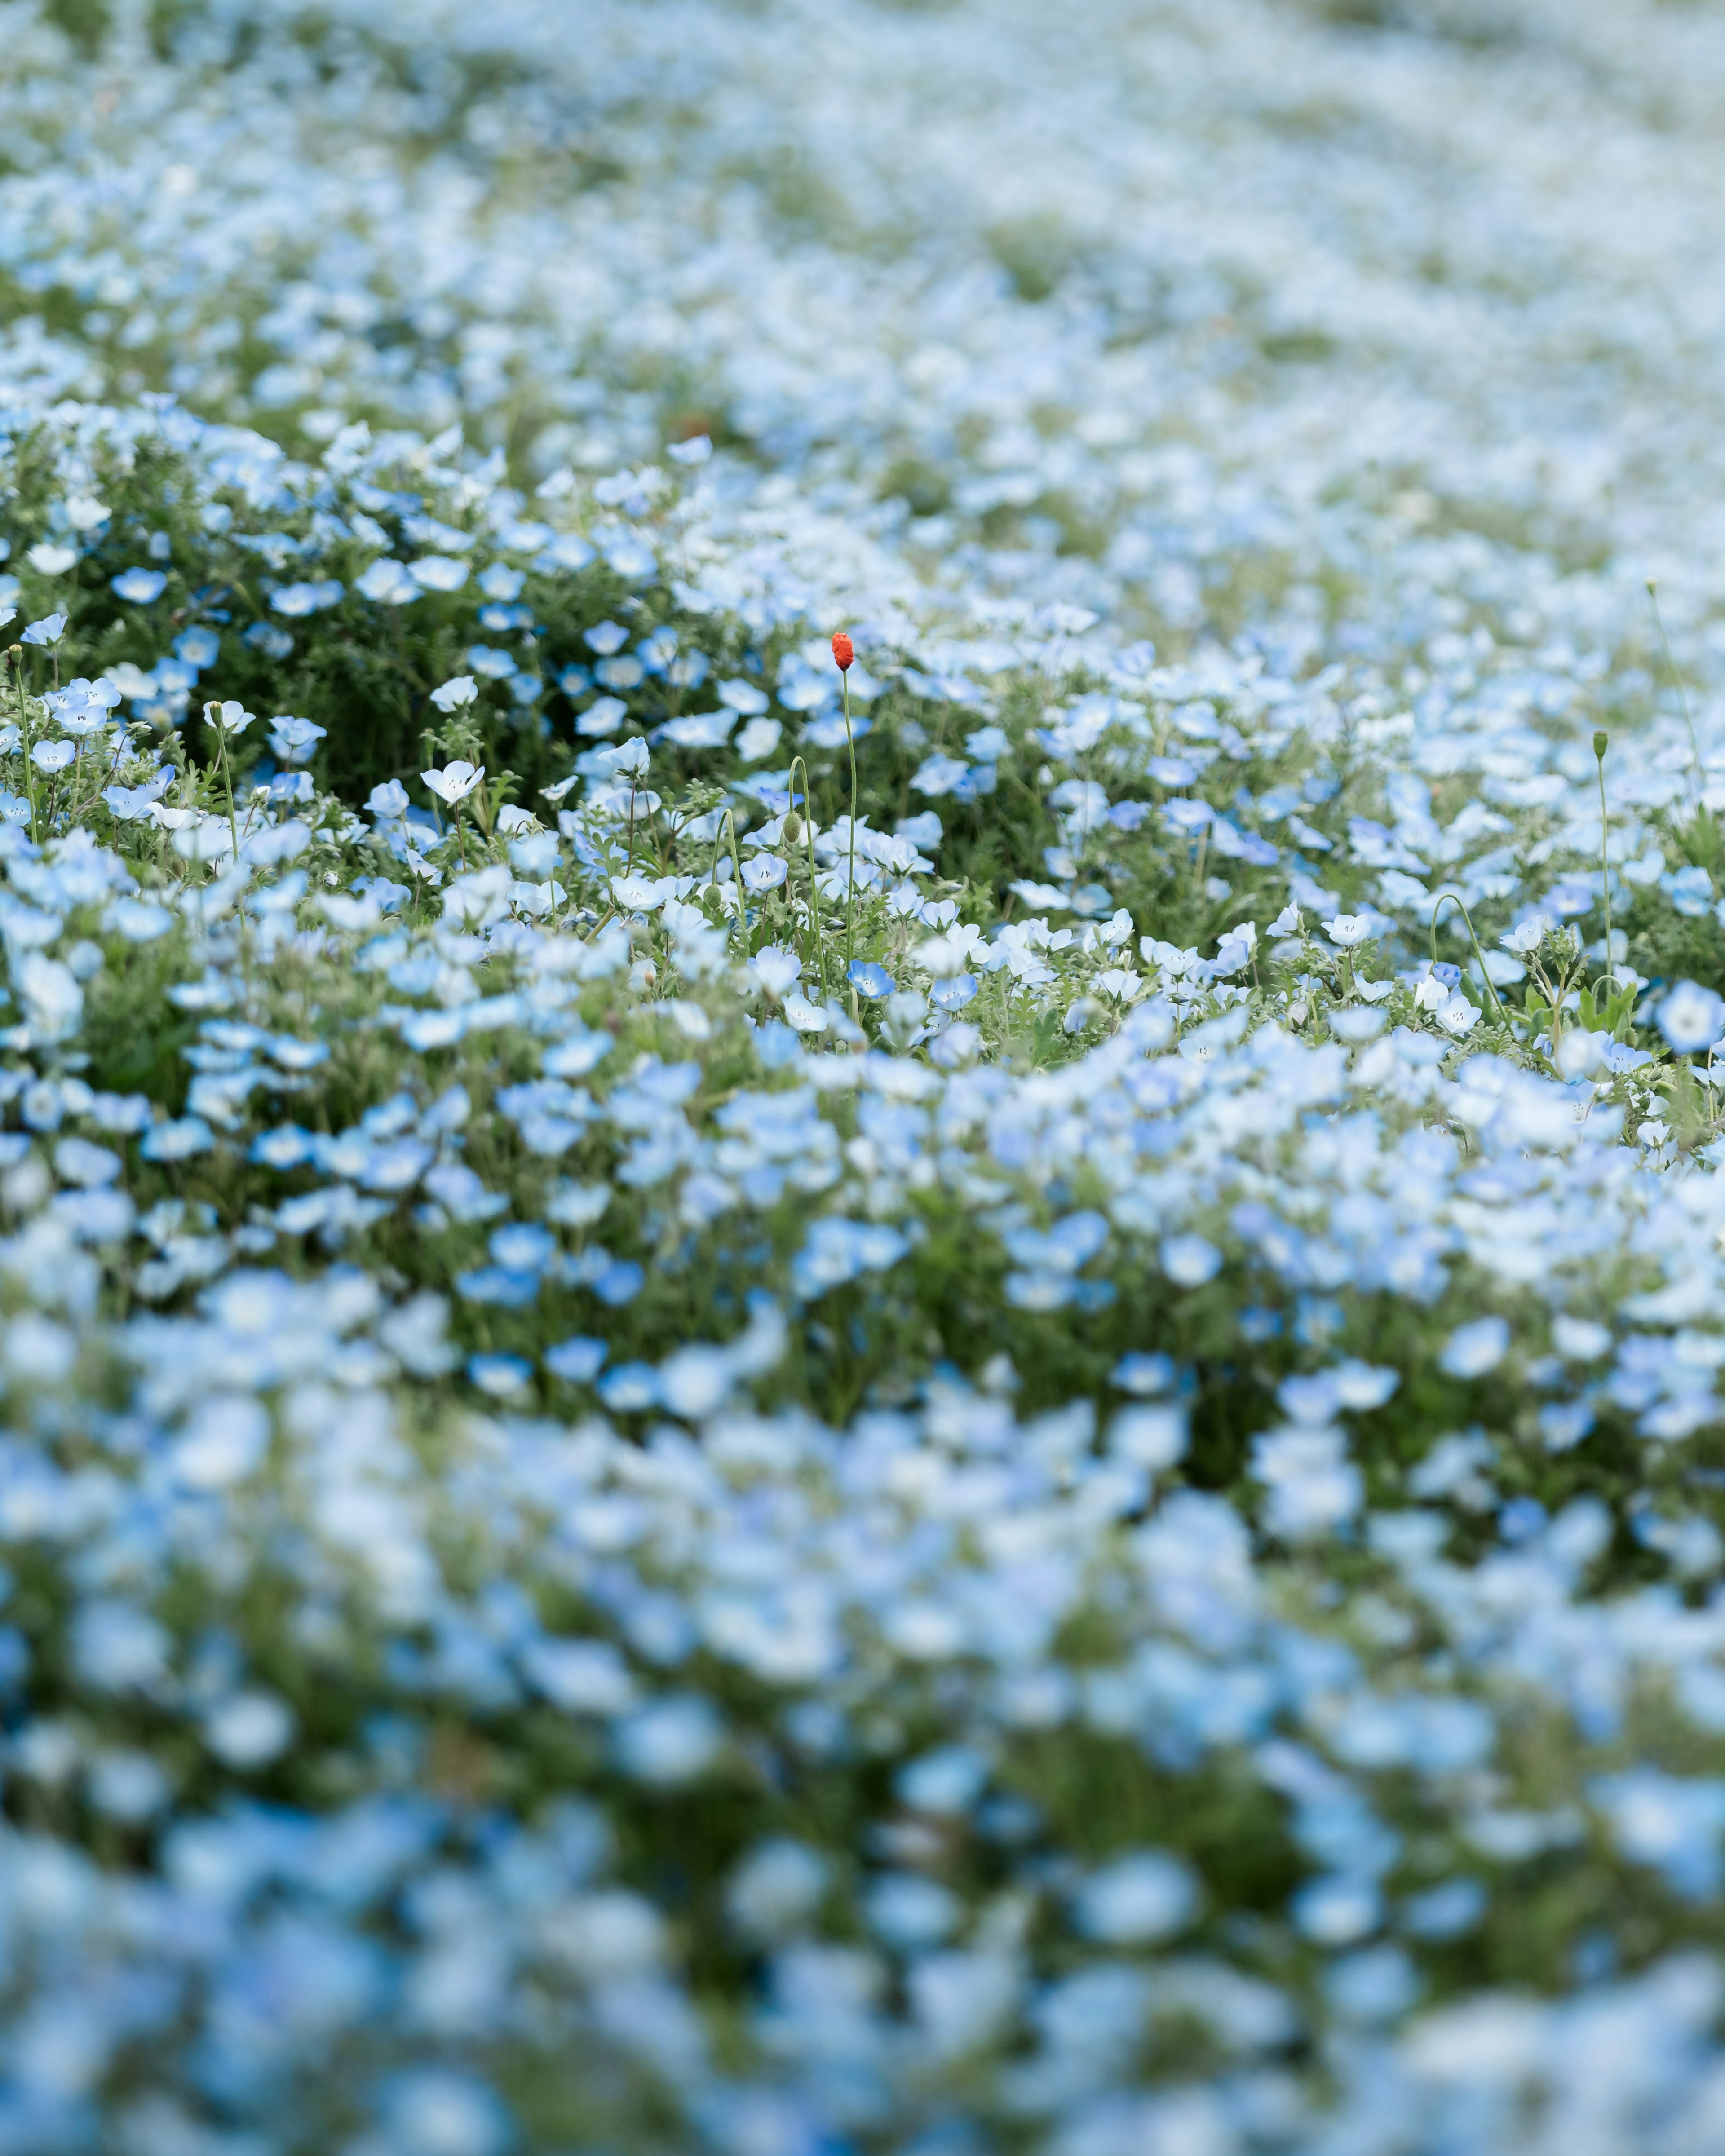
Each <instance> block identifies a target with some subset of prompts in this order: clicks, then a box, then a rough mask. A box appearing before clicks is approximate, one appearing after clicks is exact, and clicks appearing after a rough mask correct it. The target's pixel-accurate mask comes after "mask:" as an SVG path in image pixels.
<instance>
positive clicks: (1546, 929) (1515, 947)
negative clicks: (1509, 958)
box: [1497, 913, 1552, 958]
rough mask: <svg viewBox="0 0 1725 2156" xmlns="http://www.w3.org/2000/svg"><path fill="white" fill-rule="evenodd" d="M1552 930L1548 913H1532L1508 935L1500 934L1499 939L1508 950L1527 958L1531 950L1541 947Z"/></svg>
mask: <svg viewBox="0 0 1725 2156" xmlns="http://www.w3.org/2000/svg"><path fill="white" fill-rule="evenodd" d="M1551 932H1552V918H1551V916H1550V915H1549V914H1548V913H1530V914H1529V915H1528V916H1527V919H1526V920H1525V921H1522V922H1521V923H1520V925H1519V926H1518V927H1514V928H1512V929H1511V930H1510V932H1509V933H1508V935H1507V936H1500V937H1498V939H1497V940H1498V942H1500V943H1501V944H1502V946H1503V947H1504V949H1505V950H1506V951H1513V952H1515V953H1516V955H1517V957H1522V958H1525V957H1527V953H1528V952H1530V951H1537V950H1538V948H1539V947H1540V945H1541V944H1542V943H1543V942H1544V941H1545V939H1546V937H1548V936H1549V935H1550V933H1551Z"/></svg>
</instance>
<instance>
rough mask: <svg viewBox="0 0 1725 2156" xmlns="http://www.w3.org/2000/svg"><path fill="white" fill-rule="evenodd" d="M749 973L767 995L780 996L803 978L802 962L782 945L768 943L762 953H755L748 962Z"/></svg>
mask: <svg viewBox="0 0 1725 2156" xmlns="http://www.w3.org/2000/svg"><path fill="white" fill-rule="evenodd" d="M749 971H750V972H751V973H753V974H754V976H755V978H757V980H758V981H759V982H760V983H761V985H762V988H765V989H766V991H767V993H768V995H771V996H782V995H783V994H784V993H785V991H786V990H787V989H788V988H795V986H796V985H797V983H798V981H800V980H801V979H802V978H803V962H802V960H801V959H800V958H798V957H797V955H796V953H795V952H793V951H787V950H786V949H785V948H784V947H783V945H782V944H778V943H769V944H768V946H767V947H766V949H765V950H764V951H757V952H756V953H755V955H754V957H752V959H750V961H749Z"/></svg>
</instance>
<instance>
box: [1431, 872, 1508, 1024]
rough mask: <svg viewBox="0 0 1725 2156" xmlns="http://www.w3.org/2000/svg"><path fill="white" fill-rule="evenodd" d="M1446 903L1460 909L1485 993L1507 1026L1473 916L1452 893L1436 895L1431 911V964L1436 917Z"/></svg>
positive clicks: (1434, 953) (1435, 951)
mask: <svg viewBox="0 0 1725 2156" xmlns="http://www.w3.org/2000/svg"><path fill="white" fill-rule="evenodd" d="M1446 903H1447V904H1449V905H1451V906H1459V907H1461V918H1462V919H1463V920H1464V921H1466V923H1467V932H1468V935H1469V936H1470V937H1471V938H1472V942H1473V955H1474V956H1475V957H1476V958H1477V959H1478V960H1479V962H1480V978H1481V980H1483V981H1484V983H1485V984H1486V994H1487V995H1488V996H1490V997H1491V1000H1492V1002H1493V1003H1494V1004H1497V1015H1498V1017H1499V1018H1501V1019H1502V1020H1503V1022H1504V1024H1506V1025H1507V1024H1508V1023H1509V1014H1508V1013H1507V1011H1506V1010H1505V1009H1504V1008H1503V998H1502V997H1501V996H1500V995H1499V994H1498V993H1497V988H1495V987H1494V986H1493V984H1492V980H1491V971H1490V968H1488V967H1487V966H1486V954H1485V952H1483V951H1482V950H1481V948H1480V939H1479V937H1478V935H1477V934H1476V932H1475V929H1474V925H1473V916H1472V915H1471V913H1470V912H1469V911H1468V910H1467V906H1466V901H1464V900H1462V899H1461V897H1460V896H1458V895H1457V894H1456V893H1455V891H1440V893H1439V894H1438V901H1437V904H1436V905H1435V906H1433V908H1432V909H1431V962H1432V964H1433V965H1434V966H1435V965H1436V963H1437V925H1438V916H1439V914H1440V913H1441V912H1442V911H1443V910H1444V907H1445V904H1446Z"/></svg>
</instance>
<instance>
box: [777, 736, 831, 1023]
mask: <svg viewBox="0 0 1725 2156" xmlns="http://www.w3.org/2000/svg"><path fill="white" fill-rule="evenodd" d="M799 763H801V764H802V765H803V837H804V839H806V840H807V841H808V845H809V930H810V932H811V933H812V934H813V936H814V956H815V963H816V967H817V969H818V970H819V974H820V999H821V1001H822V1003H823V1004H824V1003H825V1001H826V999H827V942H826V938H825V937H824V936H823V935H822V933H821V928H820V892H819V887H818V885H816V883H815V880H814V819H813V818H812V816H811V814H810V813H809V766H808V765H807V764H806V763H804V762H803V758H802V757H800V756H793V757H792V758H791V767H790V771H789V773H788V775H787V777H786V779H785V784H786V787H787V788H788V790H789V793H790V807H789V808H788V809H787V810H786V811H785V813H786V814H787V815H793V814H795V813H796V806H797V766H798V764H799ZM795 843H796V842H795V840H794V839H793V841H792V844H793V845H794V844H795Z"/></svg>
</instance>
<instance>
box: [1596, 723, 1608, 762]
mask: <svg viewBox="0 0 1725 2156" xmlns="http://www.w3.org/2000/svg"><path fill="white" fill-rule="evenodd" d="M1610 746H1611V737H1610V735H1609V734H1608V733H1607V732H1605V731H1604V728H1603V727H1602V728H1601V729H1600V731H1599V732H1598V733H1596V734H1595V735H1594V755H1595V756H1596V757H1598V758H1599V761H1600V762H1601V763H1603V762H1604V761H1605V752H1606V750H1607V749H1608V748H1609V747H1610Z"/></svg>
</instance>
